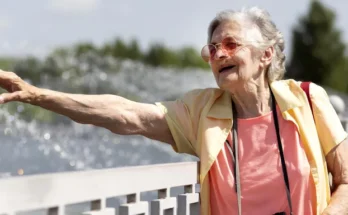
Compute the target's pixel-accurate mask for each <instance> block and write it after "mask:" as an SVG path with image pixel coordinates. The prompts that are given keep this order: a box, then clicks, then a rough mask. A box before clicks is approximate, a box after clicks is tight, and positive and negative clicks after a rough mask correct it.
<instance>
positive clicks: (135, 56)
mask: <svg viewBox="0 0 348 215" xmlns="http://www.w3.org/2000/svg"><path fill="white" fill-rule="evenodd" d="M127 55H128V57H129V59H132V60H142V58H143V53H142V52H141V50H140V47H139V43H138V41H137V40H136V39H132V40H131V41H130V43H129V46H128V53H127Z"/></svg>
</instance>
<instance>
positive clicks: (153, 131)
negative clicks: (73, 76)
mask: <svg viewBox="0 0 348 215" xmlns="http://www.w3.org/2000/svg"><path fill="white" fill-rule="evenodd" d="M0 87H1V88H3V89H5V90H7V91H8V93H3V94H2V95H1V96H0V103H7V102H11V101H19V102H25V103H29V104H32V105H36V106H40V107H42V108H44V109H47V110H50V111H53V112H55V113H58V114H62V115H64V116H67V117H69V118H70V119H72V120H74V121H75V122H78V123H82V124H92V125H95V126H99V127H103V128H106V129H108V130H110V131H112V132H114V133H116V134H121V135H131V134H138V135H143V136H145V137H148V138H151V139H155V140H159V141H162V142H165V143H169V144H173V143H174V140H173V137H172V135H171V133H170V130H169V128H168V125H167V122H166V120H165V117H164V113H163V112H162V111H161V110H160V109H159V108H158V107H157V106H155V105H153V104H145V103H138V102H134V101H131V100H128V99H126V98H123V97H120V96H115V95H108V94H105V95H82V94H69V93H62V92H57V91H53V90H48V89H41V88H37V87H35V86H32V85H30V84H28V83H26V82H25V81H23V80H22V79H21V78H20V77H18V76H17V75H16V74H15V73H12V72H4V71H1V70H0Z"/></svg>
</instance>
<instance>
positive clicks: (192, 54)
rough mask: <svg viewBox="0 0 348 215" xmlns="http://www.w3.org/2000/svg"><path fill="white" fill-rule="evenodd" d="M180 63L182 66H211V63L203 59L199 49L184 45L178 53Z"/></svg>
mask: <svg viewBox="0 0 348 215" xmlns="http://www.w3.org/2000/svg"><path fill="white" fill-rule="evenodd" d="M177 55H178V58H179V61H180V62H179V65H180V67H182V68H188V67H191V68H203V69H206V68H209V64H207V63H206V62H204V61H203V59H202V58H201V56H200V55H199V54H198V53H197V50H196V49H194V48H193V47H184V48H181V49H179V51H178V53H177Z"/></svg>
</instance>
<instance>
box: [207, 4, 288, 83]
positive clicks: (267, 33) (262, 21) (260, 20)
mask: <svg viewBox="0 0 348 215" xmlns="http://www.w3.org/2000/svg"><path fill="white" fill-rule="evenodd" d="M223 21H236V22H237V23H239V24H240V26H243V25H241V22H242V21H247V22H248V23H249V24H251V25H252V26H255V27H256V29H258V31H259V32H260V33H261V36H262V40H263V41H259V42H258V41H256V40H255V41H254V42H251V45H252V46H253V47H255V48H256V49H258V50H260V51H261V50H263V49H265V48H267V47H269V46H273V47H274V50H275V52H274V55H273V58H272V62H271V64H270V66H269V68H268V70H267V78H268V80H269V81H274V80H280V79H282V78H283V76H284V74H285V54H284V53H283V51H284V48H285V47H284V37H283V34H282V33H281V32H280V31H279V30H278V29H277V27H276V25H275V24H274V22H273V21H272V20H271V17H270V14H269V13H268V12H267V11H265V10H262V9H260V8H258V7H252V8H249V9H242V10H240V11H233V10H225V11H221V12H220V13H218V14H217V15H216V17H215V18H214V19H213V20H212V21H211V23H210V25H209V28H208V43H210V42H211V39H212V35H213V33H214V31H215V29H216V28H217V27H218V26H219V25H220V24H221V22H223Z"/></svg>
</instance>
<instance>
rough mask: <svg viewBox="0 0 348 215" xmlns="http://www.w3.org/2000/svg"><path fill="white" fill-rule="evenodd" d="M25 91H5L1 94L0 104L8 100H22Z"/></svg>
mask: <svg viewBox="0 0 348 215" xmlns="http://www.w3.org/2000/svg"><path fill="white" fill-rule="evenodd" d="M22 93H23V91H17V92H13V93H3V94H1V95H0V104H5V103H7V102H13V101H21V98H22Z"/></svg>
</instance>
